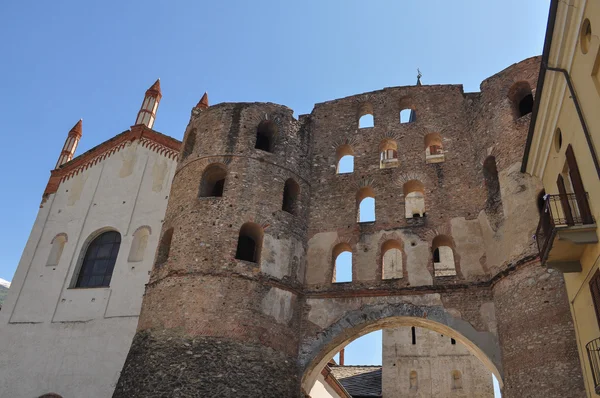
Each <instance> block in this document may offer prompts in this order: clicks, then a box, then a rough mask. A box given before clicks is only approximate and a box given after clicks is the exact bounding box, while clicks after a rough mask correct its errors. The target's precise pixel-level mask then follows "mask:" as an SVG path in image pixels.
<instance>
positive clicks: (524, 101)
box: [508, 81, 533, 118]
mask: <svg viewBox="0 0 600 398" xmlns="http://www.w3.org/2000/svg"><path fill="white" fill-rule="evenodd" d="M508 98H509V99H510V101H511V102H512V105H513V113H514V115H515V117H516V118H520V117H522V116H525V115H527V114H530V113H531V111H532V110H533V94H532V92H531V86H530V85H529V83H528V82H526V81H520V82H517V83H515V84H513V85H512V87H511V88H510V90H509V91H508Z"/></svg>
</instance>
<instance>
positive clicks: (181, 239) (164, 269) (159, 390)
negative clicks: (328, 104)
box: [114, 101, 309, 397]
mask: <svg viewBox="0 0 600 398" xmlns="http://www.w3.org/2000/svg"><path fill="white" fill-rule="evenodd" d="M207 105H208V104H207V101H204V102H202V101H201V102H200V103H199V104H198V105H197V106H196V108H195V109H194V110H193V111H192V118H191V120H190V123H189V125H188V127H187V129H186V133H185V136H184V142H183V149H182V152H181V156H180V159H179V164H178V167H177V171H176V173H175V177H174V179H173V185H172V189H171V196H170V198H169V205H168V208H167V212H166V216H165V219H164V224H163V229H162V232H161V234H162V235H161V240H160V245H159V248H158V251H157V255H156V262H155V267H154V270H153V273H152V275H151V278H150V282H149V283H148V286H147V289H146V293H145V297H144V302H143V306H142V312H141V315H140V321H139V324H138V330H137V334H136V336H135V338H134V341H133V344H132V347H131V350H130V352H129V355H128V357H127V361H126V363H125V366H124V368H123V371H122V374H121V377H120V379H119V383H118V385H117V387H116V390H115V393H114V397H159V396H166V395H168V396H178V397H199V396H201V397H209V396H214V397H217V396H218V397H229V396H249V395H248V394H251V395H252V396H255V397H262V396H277V397H296V396H297V394H298V393H299V381H298V370H297V368H296V354H297V349H298V337H297V333H296V332H295V330H296V329H297V328H298V324H299V318H300V314H299V311H300V305H299V304H298V295H299V291H300V287H301V286H302V284H303V280H302V279H303V278H304V269H303V267H304V265H303V264H304V263H305V261H304V256H305V251H306V234H307V226H306V219H307V216H306V213H307V211H308V201H309V186H308V184H307V180H308V171H309V163H308V138H307V137H306V135H305V133H304V131H305V130H304V128H303V126H302V124H301V122H299V121H297V120H296V119H294V117H293V114H292V110H291V109H289V108H287V107H284V106H280V105H275V104H271V103H223V104H219V105H216V106H213V107H208V106H207ZM265 394H267V395H265Z"/></svg>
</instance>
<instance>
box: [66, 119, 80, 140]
mask: <svg viewBox="0 0 600 398" xmlns="http://www.w3.org/2000/svg"><path fill="white" fill-rule="evenodd" d="M82 132H83V119H79V121H78V122H77V123H75V126H73V128H72V129H71V131H69V134H71V133H74V134H76V135H78V136H79V137H81V134H82Z"/></svg>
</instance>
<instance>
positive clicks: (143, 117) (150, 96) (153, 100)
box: [135, 79, 162, 128]
mask: <svg viewBox="0 0 600 398" xmlns="http://www.w3.org/2000/svg"><path fill="white" fill-rule="evenodd" d="M161 98H162V92H161V91H160V79H157V80H156V81H155V82H154V84H153V85H152V86H151V87H150V88H149V89H148V90H146V95H145V96H144V102H142V107H141V108H140V111H139V112H138V115H137V119H136V120H135V125H136V126H137V125H140V124H143V125H144V126H146V127H148V128H152V126H154V120H155V119H156V110H157V109H158V104H159V102H160V99H161Z"/></svg>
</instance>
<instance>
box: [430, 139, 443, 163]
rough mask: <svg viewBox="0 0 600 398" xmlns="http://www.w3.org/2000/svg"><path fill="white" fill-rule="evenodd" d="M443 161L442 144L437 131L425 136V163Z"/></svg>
mask: <svg viewBox="0 0 600 398" xmlns="http://www.w3.org/2000/svg"><path fill="white" fill-rule="evenodd" d="M443 161H444V145H443V144H442V136H441V135H440V134H439V133H429V134H427V135H426V136H425V163H441V162H443Z"/></svg>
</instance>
